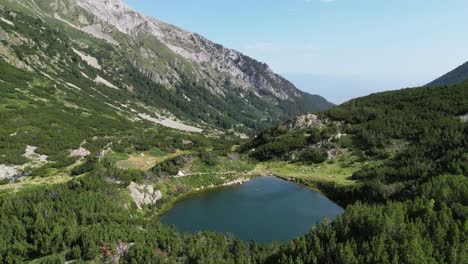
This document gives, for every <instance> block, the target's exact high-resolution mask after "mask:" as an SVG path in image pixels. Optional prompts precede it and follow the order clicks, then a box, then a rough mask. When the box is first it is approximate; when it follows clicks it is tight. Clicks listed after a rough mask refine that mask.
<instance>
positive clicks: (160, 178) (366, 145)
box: [0, 0, 468, 264]
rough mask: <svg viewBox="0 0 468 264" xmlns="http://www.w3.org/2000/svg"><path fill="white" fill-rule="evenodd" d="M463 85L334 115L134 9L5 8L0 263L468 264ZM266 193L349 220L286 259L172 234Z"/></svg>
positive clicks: (250, 245) (365, 103) (281, 248)
mask: <svg viewBox="0 0 468 264" xmlns="http://www.w3.org/2000/svg"><path fill="white" fill-rule="evenodd" d="M463 75H464V72H463V67H462V68H461V69H459V70H457V71H455V72H453V73H452V74H451V75H449V76H448V77H445V78H442V79H439V81H436V82H435V83H432V84H431V85H428V86H424V87H419V88H411V89H402V90H397V91H388V92H381V93H375V94H371V95H368V96H365V97H361V98H356V99H352V100H350V101H347V102H345V103H343V104H341V105H338V106H334V105H333V104H331V103H329V102H328V101H326V100H325V99H324V98H322V97H320V96H314V95H310V94H307V93H305V92H302V91H300V90H298V89H297V88H296V87H295V86H294V85H293V84H291V83H290V82H289V81H287V80H286V79H284V78H283V77H281V76H280V75H277V74H276V73H274V72H273V71H272V70H271V69H270V68H269V66H268V65H266V64H264V63H261V62H258V61H256V60H255V59H252V58H250V57H248V56H246V55H243V54H242V53H240V52H237V51H235V50H230V49H227V48H224V47H222V46H221V45H219V44H215V43H212V42H211V41H209V40H207V39H205V38H204V37H202V36H200V35H198V34H196V33H191V32H188V31H185V30H183V29H180V28H177V27H175V26H172V25H169V24H166V23H164V22H161V21H158V20H156V19H153V18H150V17H147V16H144V15H142V14H140V13H137V12H136V11H133V10H132V9H130V8H129V7H128V6H127V5H126V4H125V3H123V2H122V1H120V0H106V1H104V0H96V1H91V0H65V1H55V0H54V1H46V0H21V1H13V0H0V263H90V264H91V263H217V264H218V263H226V264H228V263H229V264H231V263H246V264H247V263H249V264H254V263H257V264H260V263H265V264H266V263H277V264H293V263H294V264H303V263H337V264H338V263H343V264H344V263H346V264H347V263H395V264H396V263H408V264H409V263H414V264H417V263H460V264H462V263H466V261H467V259H468V253H467V252H468V122H467V119H468V118H467V115H468V82H466V81H465V80H464V78H463ZM444 80H445V81H444ZM258 176H276V177H277V178H281V179H284V180H286V181H290V182H293V183H297V184H300V185H302V186H299V187H301V188H297V189H296V188H295V186H297V185H288V186H289V187H290V191H291V190H292V191H291V192H293V193H294V192H295V191H296V192H298V193H301V194H304V191H309V189H310V190H314V191H316V192H320V194H323V195H324V196H326V197H327V198H328V199H330V200H331V201H328V199H327V201H328V202H327V203H324V206H326V205H329V204H334V203H336V204H338V205H339V206H337V205H336V207H338V208H339V210H337V212H338V211H339V214H340V215H338V216H337V217H336V218H333V219H331V220H330V219H328V218H326V217H325V218H324V219H323V220H322V221H321V222H320V223H316V224H315V225H314V223H311V224H310V230H309V231H308V232H307V233H305V234H303V235H301V236H299V237H297V238H295V239H293V240H291V241H288V242H283V243H279V242H270V243H258V242H257V241H255V240H252V241H244V240H242V239H240V238H238V237H236V236H235V235H230V234H225V233H216V232H208V231H204V230H200V232H195V233H181V232H179V231H178V230H177V228H176V227H173V226H168V225H165V224H162V223H161V221H160V217H161V216H162V215H163V214H164V213H166V212H168V211H170V210H171V209H172V208H174V206H175V205H176V204H177V202H179V201H181V200H183V199H190V197H191V196H192V195H198V194H200V193H202V192H209V191H212V190H213V189H217V188H235V187H233V186H236V185H240V184H244V183H246V182H248V181H250V180H252V179H253V178H256V177H258ZM264 178H268V177H264ZM270 178H271V177H270ZM277 178H273V179H275V180H277ZM281 182H283V183H284V181H281ZM275 184H276V182H275ZM228 186H231V187H228ZM270 186H277V185H274V184H272V185H270ZM304 186H305V187H307V188H304ZM254 187H255V186H254ZM257 187H258V186H257ZM257 187H255V188H257ZM255 188H253V187H251V188H250V189H249V188H245V189H243V191H245V190H247V191H250V192H252V190H254V191H255ZM272 188H273V187H272ZM304 189H305V190H304ZM219 190H223V189H219ZM230 190H232V189H230ZM243 191H239V192H238V193H237V194H239V193H242V192H243ZM273 191H277V190H272V193H270V196H269V197H274V198H275V201H277V202H281V198H282V197H281V196H280V195H278V194H283V193H282V192H279V191H278V192H277V193H276V192H273ZM302 197H303V196H298V197H296V200H294V199H293V201H296V203H297V204H291V207H293V206H298V209H297V210H296V211H301V209H303V208H306V207H307V208H308V206H309V205H308V204H304V203H301V202H303V201H302V200H300V199H302ZM320 197H322V196H320ZM226 199H227V198H226ZM324 199H325V197H324ZM227 200H229V199H227ZM260 200H262V199H260ZM265 200H267V199H263V200H262V201H261V202H265V203H268V202H269V201H265ZM200 201H203V197H201V198H200V197H199V199H198V200H197V202H200ZM248 201H250V200H248ZM252 202H254V201H252ZM223 205H224V204H217V206H218V208H221V207H223ZM198 206H200V205H198ZM257 206H258V204H257ZM301 206H302V208H301ZM200 207H203V204H202V205H201V206H200ZM261 207H262V206H258V207H252V208H261ZM341 207H342V208H341ZM223 209H226V208H223ZM252 210H256V209H252ZM343 210H344V212H343ZM273 211H274V210H273ZM241 213H242V212H240V214H241ZM276 213H278V212H276ZM280 213H281V212H280ZM319 213H320V212H319ZM341 213H342V214H341ZM267 217H268V216H267ZM244 218H245V221H249V216H248V215H245V217H244ZM270 219H271V218H270ZM285 219H286V217H285ZM275 220H276V219H275ZM299 220H304V219H292V220H290V221H291V222H285V223H284V225H294V223H295V222H294V221H299ZM247 223H248V222H247ZM234 224H236V223H234ZM306 224H308V223H306ZM275 231H276V230H269V232H271V233H274V232H275Z"/></svg>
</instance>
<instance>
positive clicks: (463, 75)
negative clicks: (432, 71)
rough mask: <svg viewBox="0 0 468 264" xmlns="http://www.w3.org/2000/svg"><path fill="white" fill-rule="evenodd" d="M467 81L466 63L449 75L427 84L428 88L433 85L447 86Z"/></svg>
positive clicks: (467, 70) (467, 68)
mask: <svg viewBox="0 0 468 264" xmlns="http://www.w3.org/2000/svg"><path fill="white" fill-rule="evenodd" d="M467 80H468V62H466V63H464V64H463V65H461V66H459V67H457V68H456V69H454V70H452V71H450V72H449V73H447V74H445V75H443V76H441V77H439V78H437V79H436V80H434V81H432V82H430V83H429V84H427V85H428V86H433V85H449V84H457V83H462V82H465V81H467Z"/></svg>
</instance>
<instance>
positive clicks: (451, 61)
mask: <svg viewBox="0 0 468 264" xmlns="http://www.w3.org/2000/svg"><path fill="white" fill-rule="evenodd" d="M125 2H127V4H129V5H130V6H132V7H133V8H135V9H136V10H138V11H140V12H142V13H144V14H146V15H149V16H153V17H155V18H157V19H160V20H162V21H164V22H167V23H171V24H174V25H176V26H178V27H181V28H184V29H187V30H190V31H193V32H196V33H199V34H201V35H203V36H205V37H206V38H208V39H210V40H212V41H215V42H217V43H220V44H222V45H224V46H226V47H228V48H233V49H236V50H238V51H241V52H243V53H244V54H246V55H248V56H251V57H253V58H255V59H257V60H259V61H262V62H265V63H267V64H268V65H270V67H271V68H272V69H273V70H274V71H275V72H277V73H280V74H282V75H284V76H285V77H286V78H288V79H289V80H290V81H292V82H293V83H295V84H296V85H297V86H298V88H300V89H301V90H304V91H306V92H309V93H314V94H319V95H322V96H324V97H325V98H327V99H328V100H330V101H332V102H335V103H340V102H343V101H346V100H349V99H351V98H355V97H358V96H363V95H366V94H368V93H370V92H378V91H384V90H396V89H401V88H404V87H413V86H417V85H423V84H426V83H429V82H430V81H432V80H434V79H435V78H437V77H439V76H441V75H443V74H445V73H447V72H448V71H450V70H452V69H454V68H455V67H457V66H459V65H461V64H463V63H464V62H465V61H466V60H468V53H467V52H466V46H468V36H466V35H465V34H460V31H459V30H458V29H457V27H453V25H460V26H462V25H467V24H468V17H467V16H466V12H464V11H465V10H468V1H462V0H454V1H450V2H447V1H439V0H424V1H423V0H415V1H406V0H395V1H391V2H390V1H386V2H382V1H368V0H353V1H349V0H291V1H280V0H277V1H267V0H259V1H254V2H250V1H245V0H244V1H242V0H237V1H232V0H231V1H229V0H228V1H215V0H200V1H196V2H187V1H182V0H174V1H162V0H154V1H141V0H125ZM243 3H244V4H243Z"/></svg>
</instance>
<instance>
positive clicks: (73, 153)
mask: <svg viewBox="0 0 468 264" xmlns="http://www.w3.org/2000/svg"><path fill="white" fill-rule="evenodd" d="M89 154H90V152H89V151H88V150H87V149H85V148H83V147H80V148H78V149H72V150H70V157H86V156H88V155H89Z"/></svg>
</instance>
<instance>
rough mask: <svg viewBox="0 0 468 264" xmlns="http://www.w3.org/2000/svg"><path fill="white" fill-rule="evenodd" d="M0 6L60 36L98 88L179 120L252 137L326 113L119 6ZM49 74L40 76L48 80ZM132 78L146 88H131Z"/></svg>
mask: <svg viewBox="0 0 468 264" xmlns="http://www.w3.org/2000/svg"><path fill="white" fill-rule="evenodd" d="M0 3H3V4H4V5H5V6H7V7H8V8H11V9H13V10H18V11H21V12H25V13H26V14H28V15H30V16H34V17H37V18H39V19H41V20H42V21H44V22H45V23H47V24H48V25H49V26H51V27H53V28H54V27H56V28H58V29H59V30H60V31H61V32H62V33H63V34H65V35H66V36H67V37H69V38H70V43H69V44H68V45H69V46H70V47H69V49H70V48H71V49H73V51H75V53H77V54H79V53H81V54H82V55H84V56H80V57H82V58H81V59H82V60H84V61H86V60H87V61H86V63H88V64H89V65H91V66H92V65H94V68H95V70H96V72H97V73H99V74H98V75H99V76H100V77H102V79H104V80H106V82H102V80H101V79H99V80H101V82H102V83H107V84H113V85H111V86H110V87H112V86H113V87H116V88H120V89H121V90H127V91H126V92H128V93H129V94H133V95H134V96H136V97H138V100H141V101H144V103H145V104H146V105H149V106H154V107H155V108H157V109H159V110H160V111H163V112H170V113H172V114H173V115H176V116H177V117H179V118H181V119H187V120H188V121H191V122H196V123H198V124H200V123H205V125H214V126H215V127H221V128H235V129H237V130H241V131H243V132H249V130H250V131H252V130H257V129H258V128H260V127H263V126H265V125H267V124H271V123H273V122H275V121H276V120H279V119H285V118H287V117H288V116H290V115H295V114H298V113H301V112H306V111H318V110H323V109H325V108H327V107H330V106H331V104H330V103H328V102H326V100H324V99H323V98H321V97H318V96H311V95H309V94H306V93H304V92H302V91H300V90H298V89H297V88H296V87H294V85H292V84H291V83H290V82H289V81H287V80H285V79H284V78H282V77H281V76H279V75H277V74H275V73H273V72H272V71H271V70H270V69H269V67H268V66H267V65H266V64H263V63H260V62H258V61H256V60H254V59H252V58H249V57H247V56H244V55H243V54H241V53H239V52H237V51H234V50H231V49H226V48H224V47H222V46H221V45H218V44H215V43H212V42H210V41H209V40H207V39H205V38H204V37H202V36H200V35H198V34H195V33H192V32H188V31H185V30H182V29H179V28H177V27H175V26H172V25H168V24H166V23H163V22H160V21H158V20H156V19H153V18H149V17H146V16H143V15H141V14H139V13H137V12H135V11H133V10H132V9H131V8H129V7H128V6H127V5H126V4H125V3H124V2H122V1H120V0H110V1H109V0H97V1H90V0H65V1H49V0H22V1H11V0H1V1H0ZM5 19H7V20H9V21H10V20H11V22H12V23H14V20H15V19H14V18H13V17H11V16H9V17H8V18H5ZM10 44H11V43H10ZM78 52H79V53H78ZM3 57H7V56H3ZM15 61H18V63H20V62H21V60H15ZM17 66H19V65H17ZM47 68H50V66H47V67H43V68H42V69H40V71H41V72H44V73H46V74H48V75H51V76H53V75H52V73H51V72H50V71H48V69H47ZM33 70H38V69H37V68H35V69H33ZM129 75H133V76H129ZM135 75H139V76H138V77H137V79H138V80H139V81H140V82H143V83H145V85H141V84H135V83H130V82H129V81H128V80H129V79H132V78H131V77H133V79H135ZM108 86H109V85H108ZM142 86H146V87H142ZM162 89H165V90H166V91H161V90H162Z"/></svg>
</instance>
